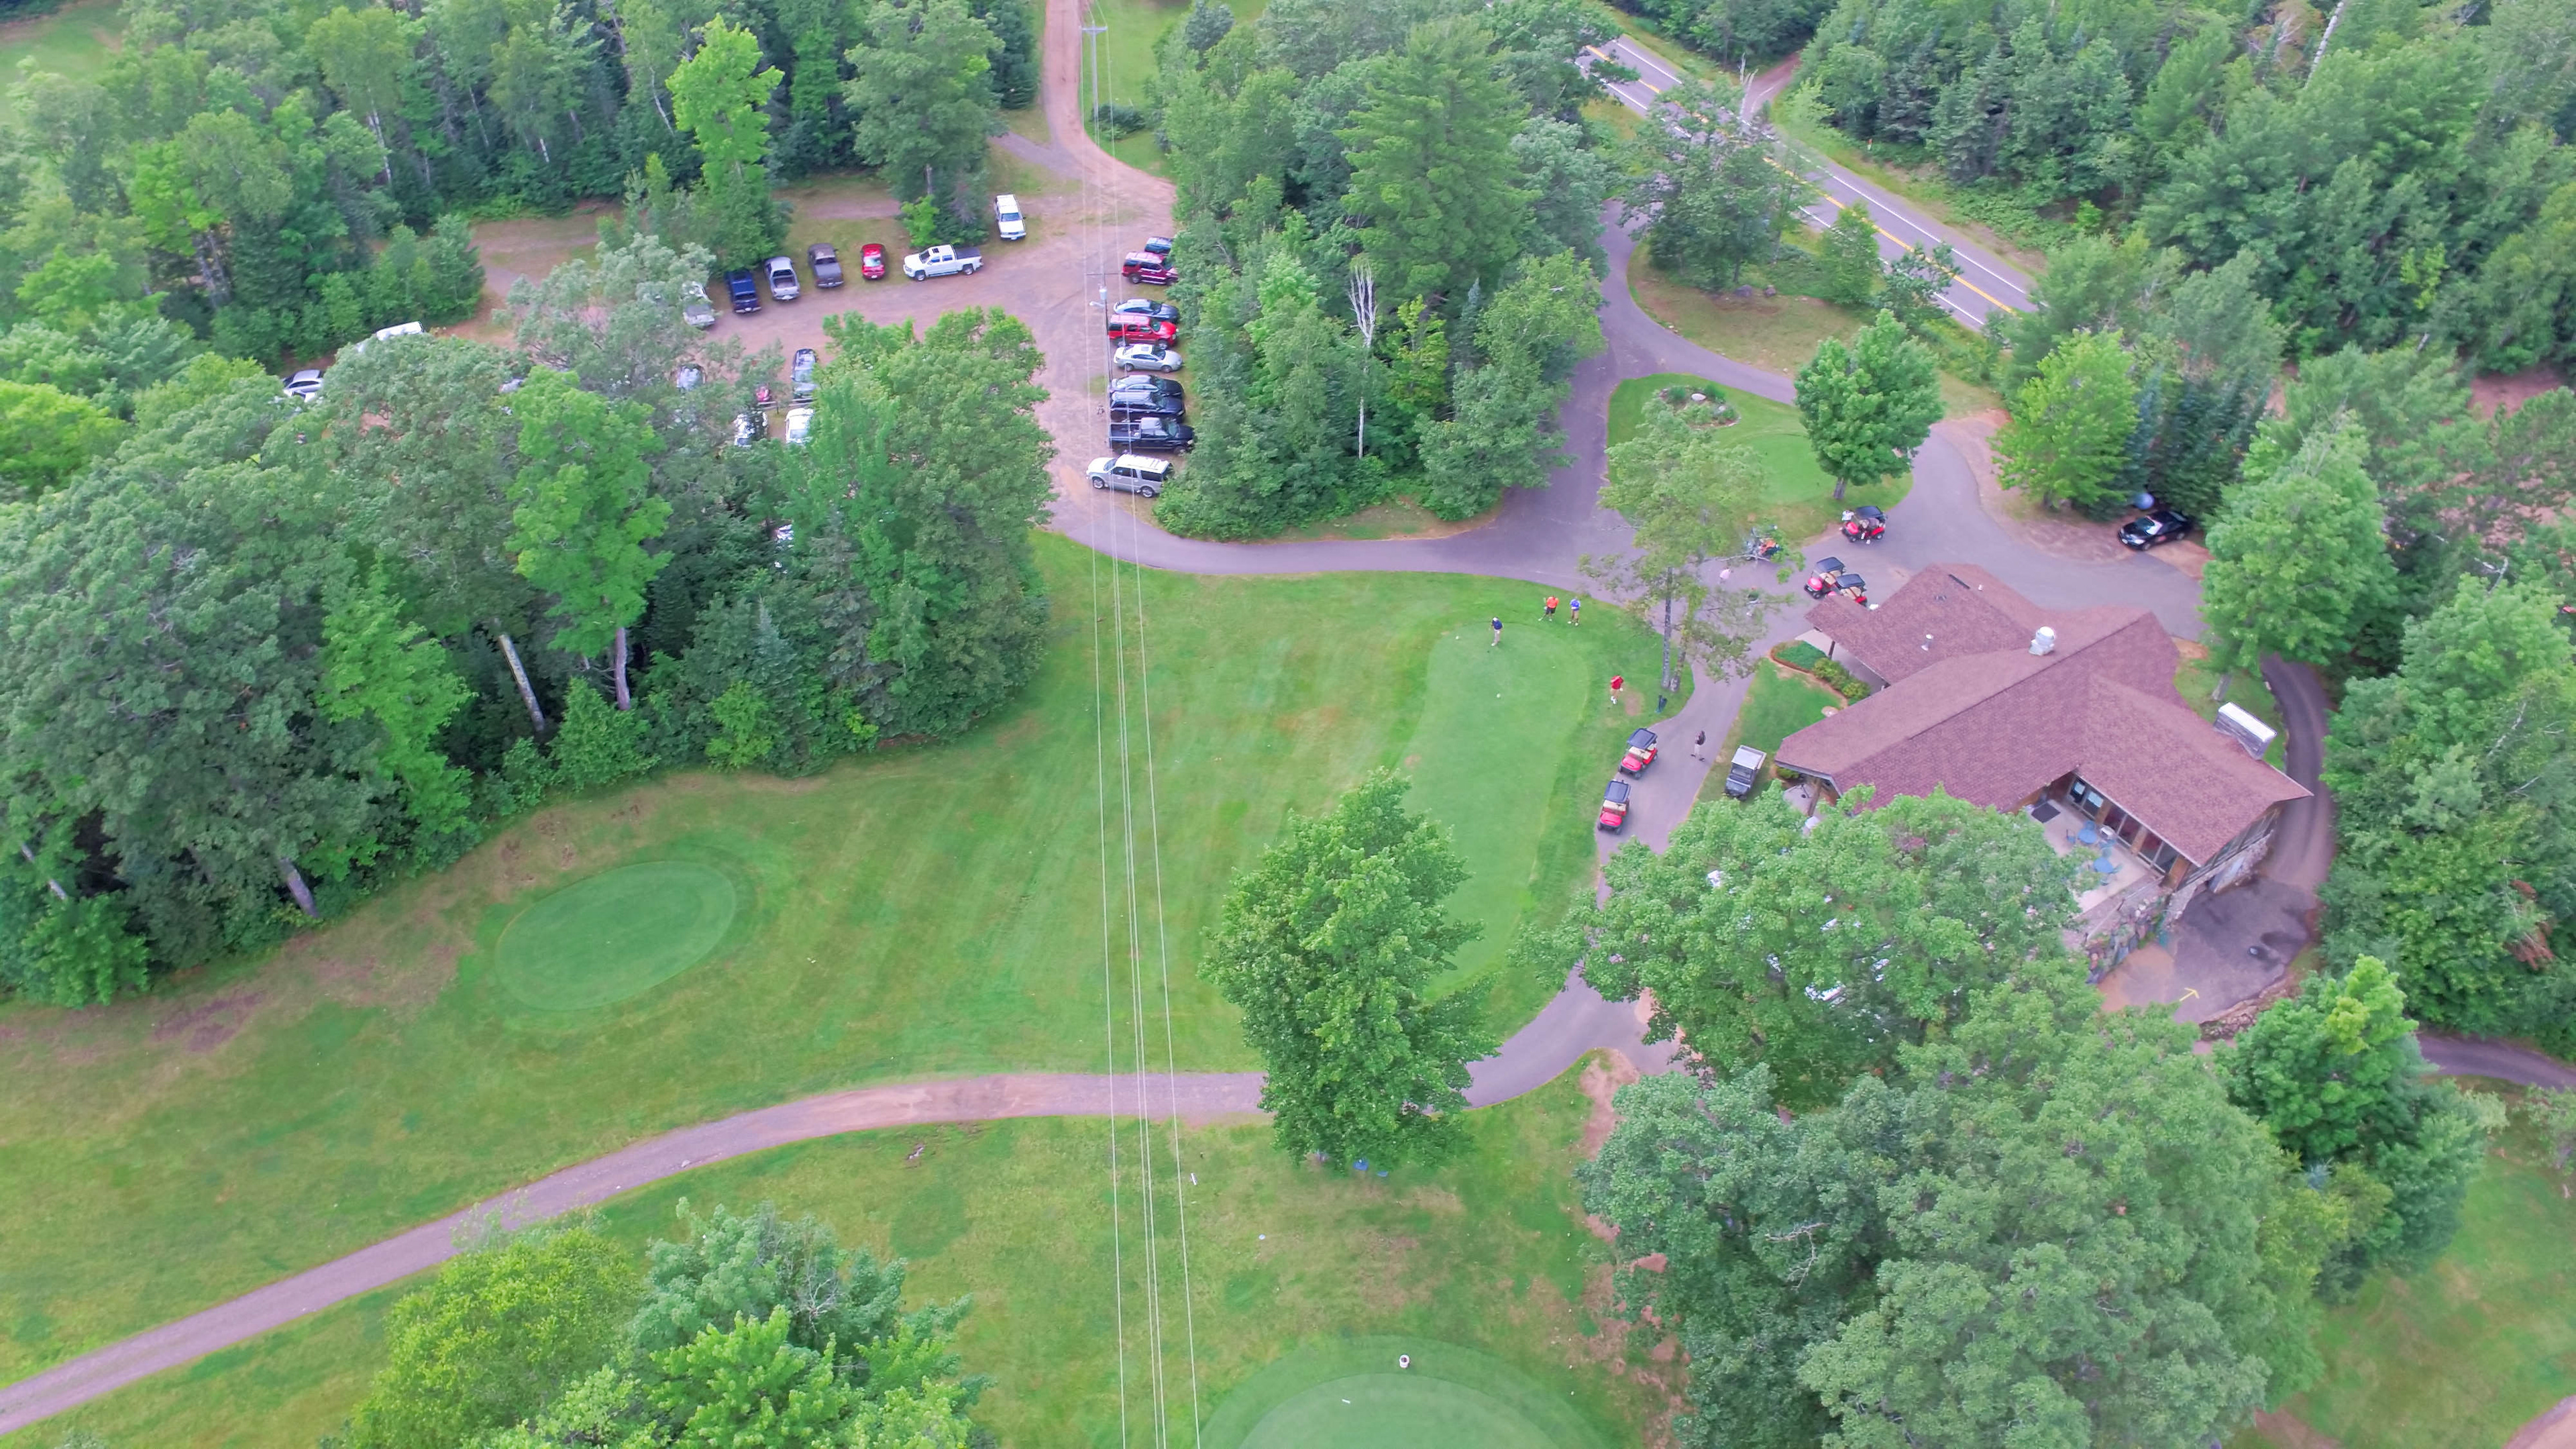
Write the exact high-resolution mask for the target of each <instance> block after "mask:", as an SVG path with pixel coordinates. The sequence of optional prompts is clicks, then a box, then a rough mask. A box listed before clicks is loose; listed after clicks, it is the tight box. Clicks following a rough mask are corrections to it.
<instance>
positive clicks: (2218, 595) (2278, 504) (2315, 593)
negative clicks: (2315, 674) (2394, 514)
mask: <svg viewBox="0 0 2576 1449" xmlns="http://www.w3.org/2000/svg"><path fill="white" fill-rule="evenodd" d="M2362 459H2363V452H2362V438H2361V434H2360V432H2359V430H2358V429H2355V428H2351V427H2342V428H2337V429H2335V430H2333V431H2330V432H2326V433H2322V434H2319V435H2317V436H2315V437H2312V438H2310V439H2309V440H2308V442H2307V443H2306V445H2305V446H2303V447H2301V448H2300V449H2299V452H2298V455H2297V456H2296V457H2293V458H2289V459H2286V460H2283V461H2281V462H2280V463H2279V465H2278V467H2277V469H2276V471H2274V472H2273V473H2272V474H2271V476H2270V477H2268V478H2264V479H2262V480H2260V481H2249V482H2244V483H2239V484H2238V485H2237V486H2236V488H2235V490H2234V492H2233V493H2232V494H2231V495H2230V498H2229V504H2228V509H2227V513H2226V515H2225V516H2223V517H2222V518H2220V519H2219V521H2218V523H2217V525H2216V526H2215V527H2213V528H2211V529H2210V531H2209V566H2208V568H2207V569H2206V570H2205V571H2204V573H2203V575H2202V580H2201V605H2200V607H2201V613H2202V615H2203V617H2205V618H2206V619H2207V620H2208V621H2209V626H2210V630H2211V638H2210V658H2211V659H2212V660H2213V661H2215V662H2216V663H2217V665H2218V667H2219V670H2220V674H2221V678H2220V681H2219V684H2220V688H2221V690H2222V691H2223V690H2224V688H2225V686H2226V679H2225V675H2226V674H2227V673H2228V672H2230V671H2233V670H2238V669H2259V668H2261V667H2262V663H2263V659H2264V656H2266V655H2270V654H2278V655H2280V656H2281V657H2282V658H2284V659H2294V660H2297V661H2299V662H2300V663H2303V664H2312V665H2330V664H2332V663H2333V662H2334V661H2337V660H2340V659H2342V658H2344V657H2345V656H2346V655H2348V654H2349V653H2351V652H2352V649H2353V643H2354V638H2355V636H2356V634H2357V632H2358V631H2359V630H2360V629H2362V628H2363V627H2364V626H2366V625H2367V624H2368V623H2369V622H2370V621H2371V619H2372V616H2373V614H2374V613H2375V612H2376V611H2378V610H2381V609H2385V608H2386V607H2388V605H2389V604H2390V603H2391V602H2393V600H2394V596H2395V592H2396V588H2395V573H2394V571H2393V570H2392V569H2391V568H2390V566H2389V563H2388V546H2387V542H2386V540H2385V538H2383V536H2382V533H2381V527H2382V524H2381V514H2380V509H2379V496H2378V492H2377V490H2375V489H2374V488H2372V487H2371V483H2370V476H2369V475H2368V474H2367V473H2365V472H2363V471H2362ZM2265 461H2268V452H2267V451H2264V450H2258V452H2257V454H2256V455H2255V456H2254V457H2253V458H2250V459H2248V462H2249V464H2256V465H2259V464H2261V463H2263V462H2265Z"/></svg>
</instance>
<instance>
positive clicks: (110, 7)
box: [0, 0, 124, 110]
mask: <svg viewBox="0 0 2576 1449" xmlns="http://www.w3.org/2000/svg"><path fill="white" fill-rule="evenodd" d="M116 9H117V0H78V3H76V4H70V5H65V6H64V7H62V8H61V9H59V10H56V11H54V12H52V13H51V14H48V15H30V16H28V17H26V18H25V19H23V20H12V21H9V22H7V23H5V24H0V109H7V110H15V109H16V104H15V103H14V102H12V101H10V100H8V99H7V98H6V96H5V91H6V88H7V87H8V86H13V85H16V84H17V83H18V64H19V62H21V61H26V60H32V61H34V62H35V63H36V69H38V70H42V71H52V72H53V73H54V74H56V75H63V76H70V77H72V78H74V79H79V78H80V77H82V76H91V75H96V74H97V73H98V72H100V71H102V70H104V69H106V68H107V62H108V58H109V57H110V56H113V55H115V54H116V52H117V51H118V50H119V49H120V48H122V46H123V44H124V41H123V35H124V27H123V26H122V25H121V24H119V23H118V21H117V16H116Z"/></svg>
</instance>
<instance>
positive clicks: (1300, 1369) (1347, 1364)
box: [1203, 1334, 1609, 1449]
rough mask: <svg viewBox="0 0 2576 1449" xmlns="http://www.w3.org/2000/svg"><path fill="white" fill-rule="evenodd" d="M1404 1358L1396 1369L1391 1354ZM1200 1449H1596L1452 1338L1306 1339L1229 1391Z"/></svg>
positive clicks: (1571, 1414)
mask: <svg viewBox="0 0 2576 1449" xmlns="http://www.w3.org/2000/svg"><path fill="white" fill-rule="evenodd" d="M1398 1354H1403V1355H1406V1356H1408V1357H1409V1358H1410V1359H1411V1365H1410V1367H1398V1365H1397V1355H1398ZM1203 1442H1204V1443H1205V1444H1206V1446H1207V1449H1325V1446H1330V1449H1606V1446H1607V1445H1608V1443H1609V1440H1607V1439H1606V1438H1604V1437H1603V1436H1602V1434H1601V1433H1600V1431H1599V1429H1598V1428H1597V1427H1596V1426H1595V1425H1593V1424H1592V1423H1591V1422H1589V1421H1588V1420H1586V1419H1585V1418H1584V1416H1583V1414H1582V1413H1581V1412H1580V1411H1578V1410H1577V1409H1576V1408H1575V1407H1574V1406H1573V1405H1572V1404H1569V1403H1567V1402H1566V1400H1565V1397H1564V1389H1563V1388H1562V1387H1560V1388H1558V1389H1557V1390H1556V1391H1554V1392H1550V1391H1549V1390H1548V1389H1547V1388H1546V1387H1545V1386H1544V1385H1542V1384H1541V1383H1539V1382H1538V1381H1537V1380H1536V1379H1533V1378H1532V1377H1531V1376H1530V1375H1528V1374H1526V1373H1524V1372H1522V1371H1521V1370H1519V1369H1517V1368H1514V1367H1512V1366H1511V1365H1510V1364H1507V1363H1505V1362H1503V1361H1502V1360H1501V1359H1498V1358H1495V1357H1494V1356H1492V1355H1491V1354H1486V1353H1480V1352H1478V1351H1476V1350H1474V1349H1471V1348H1466V1347H1463V1346H1461V1345H1458V1344H1454V1343H1442V1342H1439V1341H1438V1340H1436V1339H1427V1338H1416V1337H1413V1336H1411V1335H1402V1336H1397V1335H1385V1334H1374V1335H1369V1336H1365V1337H1354V1338H1346V1339H1323V1340H1316V1341H1309V1342H1307V1343H1305V1344H1302V1345H1299V1346H1297V1347H1296V1348H1293V1349H1291V1350H1290V1351H1289V1352H1288V1353H1286V1354H1285V1355H1284V1356H1282V1357H1281V1358H1279V1359H1277V1360H1275V1361H1273V1362H1272V1363H1271V1364H1270V1365H1269V1366H1268V1367H1267V1368H1264V1369H1263V1370H1261V1371H1260V1372H1259V1373H1256V1374H1254V1375H1253V1376H1252V1377H1251V1378H1250V1379H1249V1380H1247V1381H1246V1382H1244V1383H1243V1384H1242V1385H1241V1386H1240V1387H1238V1388H1236V1389H1235V1390H1234V1392H1233V1393H1231V1394H1229V1395H1228V1396H1227V1397H1226V1399H1225V1402H1224V1403H1223V1404H1222V1405H1220V1406H1219V1407H1218V1409H1217V1411H1216V1413H1215V1415H1214V1416H1213V1417H1211V1418H1210V1419H1209V1420H1208V1423H1207V1430H1206V1434H1205V1435H1204V1439H1203Z"/></svg>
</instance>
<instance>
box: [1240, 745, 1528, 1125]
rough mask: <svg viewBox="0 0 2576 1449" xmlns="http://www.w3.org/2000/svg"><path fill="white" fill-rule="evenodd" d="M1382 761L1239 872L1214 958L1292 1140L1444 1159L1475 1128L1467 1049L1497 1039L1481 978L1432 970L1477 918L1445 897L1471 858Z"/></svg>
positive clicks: (1266, 1092) (1467, 936)
mask: <svg viewBox="0 0 2576 1449" xmlns="http://www.w3.org/2000/svg"><path fill="white" fill-rule="evenodd" d="M1405 789H1406V784H1405V782H1404V781H1403V780H1402V779H1401V778H1399V777H1397V776H1395V775H1393V774H1391V773H1388V772H1385V771H1380V772H1378V773H1377V774H1374V775H1371V776H1370V777H1369V778H1368V779H1367V780H1366V781H1364V782H1362V783H1361V784H1360V785H1359V786H1357V787H1355V788H1354V789H1352V790H1351V791H1349V792H1348V793H1346V794H1344V795H1343V796H1342V798H1341V799H1340V800H1339V801H1338V802H1336V804H1335V805H1334V807H1333V809H1332V810H1331V811H1330V812H1329V813H1327V814H1324V815H1321V816H1317V817H1314V818H1311V819H1302V818H1301V819H1292V820H1291V821H1290V822H1289V824H1288V827H1287V829H1286V830H1285V831H1284V832H1283V833H1282V835H1281V838H1280V839H1279V841H1278V842H1277V843H1276V844H1274V845H1272V846H1271V847H1270V848H1269V849H1268V850H1266V851H1264V852H1263V853H1262V857H1261V863H1260V864H1259V865H1258V866H1256V867H1254V868H1253V870H1251V871H1250V872H1248V873H1245V874H1241V875H1238V876H1236V877H1235V881H1234V887H1233V889H1232V890H1231V891H1230V892H1229V893H1228V894H1227V897H1226V903H1225V914H1224V916H1223V918H1222V919H1221V920H1220V921H1219V923H1218V924H1217V927H1216V929H1215V931H1214V932H1213V933H1212V934H1211V936H1210V938H1209V942H1208V951H1207V956H1206V959H1205V960H1204V961H1203V963H1202V964H1201V965H1200V967H1199V972H1200V974H1201V975H1202V976H1204V977H1206V978H1207V980H1208V982H1209V983H1210V984H1211V985H1213V986H1215V987H1216V989H1217V992H1218V994H1219V995H1221V996H1223V997H1224V998H1225V999H1226V1000H1227V1001H1228V1002H1230V1003H1232V1004H1233V1005H1234V1006H1235V1007H1236V1009H1238V1010H1240V1011H1241V1012H1242V1013H1243V1031H1244V1036H1245V1038H1246V1039H1247V1040H1248V1041H1249V1042H1250V1043H1251V1045H1252V1049H1253V1050H1254V1051H1255V1052H1257V1053H1259V1054H1260V1056H1261V1059H1262V1062H1263V1065H1264V1067H1265V1068H1266V1069H1267V1073H1268V1075H1267V1076H1266V1077H1265V1079H1264V1081H1263V1083H1262V1088H1261V1106H1262V1109H1263V1110H1265V1111H1267V1112H1269V1113H1271V1114H1272V1121H1271V1131H1272V1135H1273V1137H1274V1138H1275V1139H1276V1140H1277V1142H1278V1144H1279V1146H1280V1147H1281V1148H1282V1149H1284V1150H1286V1151H1289V1152H1292V1153H1298V1154H1304V1153H1310V1152H1311V1153H1320V1154H1322V1155H1323V1156H1324V1157H1325V1158H1326V1159H1328V1160H1330V1161H1334V1162H1351V1161H1357V1160H1360V1159H1363V1158H1365V1159H1367V1160H1369V1161H1372V1162H1379V1163H1387V1164H1393V1163H1398V1162H1437V1161H1439V1160H1441V1159H1442V1158H1444V1157H1447V1156H1448V1155H1450V1154H1451V1153H1453V1152H1455V1151H1456V1150H1457V1149H1458V1148H1459V1147H1460V1146H1461V1145H1462V1144H1463V1141H1464V1136H1463V1133H1464V1127H1463V1125H1462V1124H1461V1123H1460V1121H1459V1118H1458V1114H1459V1113H1460V1112H1461V1111H1462V1110H1464V1109H1465V1107H1466V1105H1467V1103H1466V1097H1465V1095H1464V1092H1465V1088H1466V1086H1467V1063H1468V1062H1470V1061H1473V1060H1475V1059H1476V1058H1478V1057H1482V1056H1485V1055H1487V1054H1488V1053H1490V1052H1491V1051H1492V1050H1493V1049H1494V1041H1493V1039H1492V1037H1491V1036H1490V1035H1488V1034H1487V1033H1486V1032H1485V1031H1484V1029H1483V1028H1482V1027H1480V1026H1479V1025H1478V1024H1477V1020H1476V1007H1477V1003H1476V1000H1475V995H1474V993H1472V992H1468V993H1458V994H1452V995H1450V996H1446V997H1439V998H1435V997H1433V996H1432V994H1431V985H1432V982H1433V981H1434V980H1436V979H1437V978H1438V977H1439V976H1440V975H1441V973H1442V972H1444V971H1446V970H1447V969H1448V968H1449V961H1450V956H1451V954H1452V953H1453V952H1455V951H1456V950H1457V949H1458V948H1459V947H1460V946H1462V945H1464V944H1466V943H1467V942H1468V941H1470V940H1472V939H1474V937H1475V934H1476V928H1475V927H1473V926H1471V925H1466V924H1463V923H1461V922H1457V921H1453V920H1451V919H1449V917H1448V916H1447V914H1446V913H1445V912H1443V911H1442V910H1441V908H1440V902H1441V901H1442V899H1444V898H1445V897H1447V896H1448V894H1449V893H1450V892H1451V891H1453V890H1456V889H1457V888H1458V883H1459V882H1460V881H1461V880H1463V879H1465V877H1466V874H1467V869H1466V864H1465V862H1464V861H1462V860H1460V859H1459V857H1458V852H1457V849H1456V847H1455V846H1453V845H1451V844H1450V841H1449V832H1448V831H1447V830H1446V829H1445V828H1443V827H1442V826H1440V825H1438V824H1436V823H1434V822H1433V821H1431V820H1429V819H1427V818H1425V817H1423V816H1419V815H1414V814H1411V813H1408V812H1407V811H1406V810H1405V808H1404V792H1405Z"/></svg>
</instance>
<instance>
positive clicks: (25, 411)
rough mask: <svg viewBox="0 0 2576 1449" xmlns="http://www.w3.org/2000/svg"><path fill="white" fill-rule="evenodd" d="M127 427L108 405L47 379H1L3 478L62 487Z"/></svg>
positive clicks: (20, 486) (26, 486)
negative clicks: (107, 408) (90, 400)
mask: <svg viewBox="0 0 2576 1449" xmlns="http://www.w3.org/2000/svg"><path fill="white" fill-rule="evenodd" d="M122 431H124V430H123V429H122V428H119V427H118V426H117V423H116V419H115V418H113V417H111V416H109V415H108V413H107V411H106V409H104V408H101V407H99V406H98V405H97V404H95V403H92V402H89V401H87V400H85V399H82V398H77V397H74V396H72V395H71V394H70V393H67V392H64V391H63V390H62V389H60V388H57V387H53V386H51V385H49V384H46V383H41V382H37V383H26V382H7V381H0V483H5V484H7V485H9V486H10V487H12V488H14V489H16V490H18V492H19V494H20V495H21V496H23V497H33V496H35V495H36V494H39V493H43V492H45V491H47V490H49V489H53V488H59V487H61V486H62V484H63V481H64V480H65V479H67V478H69V477H71V475H72V474H73V473H75V472H77V471H79V470H80V469H81V468H82V467H83V466H85V465H86V464H87V463H88V462H89V460H90V459H92V458H94V457H96V456H98V455H99V454H100V453H103V452H105V451H107V448H108V446H109V444H111V443H113V442H114V441H115V440H116V435H117V434H118V433H120V432H122Z"/></svg>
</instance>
